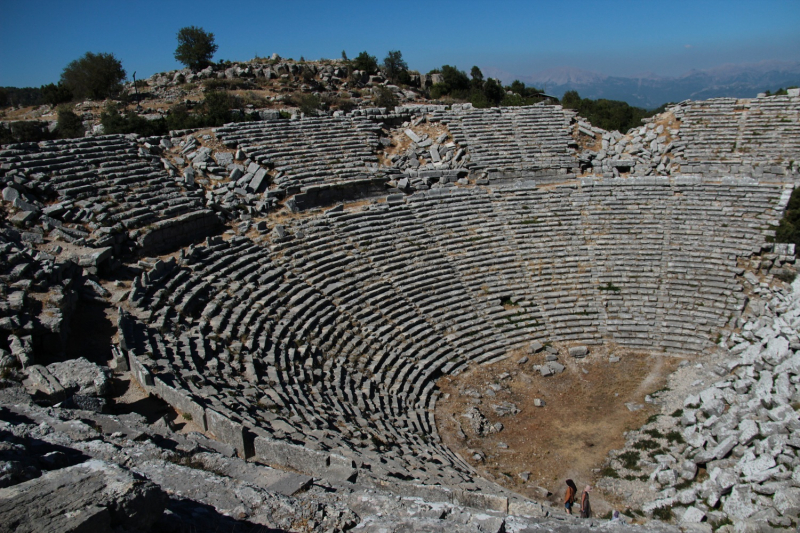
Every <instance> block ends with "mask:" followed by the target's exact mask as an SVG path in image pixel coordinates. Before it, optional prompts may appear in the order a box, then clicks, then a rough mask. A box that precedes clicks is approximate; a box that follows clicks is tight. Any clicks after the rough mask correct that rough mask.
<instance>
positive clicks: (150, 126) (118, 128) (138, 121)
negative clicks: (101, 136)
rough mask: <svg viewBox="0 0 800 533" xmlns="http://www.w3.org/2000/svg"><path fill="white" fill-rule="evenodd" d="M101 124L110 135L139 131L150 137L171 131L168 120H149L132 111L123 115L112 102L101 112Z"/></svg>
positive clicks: (138, 132)
mask: <svg viewBox="0 0 800 533" xmlns="http://www.w3.org/2000/svg"><path fill="white" fill-rule="evenodd" d="M100 124H102V125H103V131H104V132H105V133H106V134H109V135H110V134H113V133H137V134H139V135H144V136H148V137H149V136H153V135H166V134H167V133H169V128H168V127H167V122H166V121H165V120H164V119H158V120H147V119H146V118H143V117H140V116H139V115H137V114H136V113H132V112H130V111H129V112H127V113H125V114H124V115H123V114H121V113H120V112H119V109H117V106H116V105H114V104H111V103H110V104H109V105H107V106H106V108H105V110H103V112H102V113H100Z"/></svg>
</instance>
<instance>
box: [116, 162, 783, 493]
mask: <svg viewBox="0 0 800 533" xmlns="http://www.w3.org/2000/svg"><path fill="white" fill-rule="evenodd" d="M787 192H788V189H785V188H784V187H783V186H780V185H764V184H758V183H755V182H753V181H752V180H738V181H730V182H727V183H725V184H720V183H709V182H704V181H702V180H700V179H692V178H681V179H666V178H664V179H660V178H647V179H625V180H621V179H620V180H609V181H602V180H598V181H593V180H583V181H580V182H571V183H569V184H565V185H561V186H557V187H548V188H541V187H534V186H528V185H526V184H524V183H521V184H518V185H517V186H515V187H509V188H503V189H498V190H495V191H489V190H484V189H461V188H453V189H438V190H431V191H427V192H424V193H417V194H415V195H413V196H411V197H408V199H407V202H406V203H404V204H401V205H389V204H385V203H378V204H372V205H369V206H366V207H365V208H363V209H361V210H358V211H339V212H336V211H331V212H329V213H327V214H326V215H319V216H316V217H310V218H305V219H298V220H295V221H293V222H287V229H288V231H289V235H290V238H289V239H288V240H285V241H281V242H276V243H273V245H272V247H271V248H268V247H265V246H263V245H259V244H256V243H255V242H253V241H251V240H250V239H247V238H244V237H234V238H232V239H231V240H229V241H223V240H222V239H220V238H210V239H207V241H206V243H205V245H201V246H195V247H190V248H189V249H187V250H186V251H185V253H184V254H183V255H182V257H181V259H179V260H174V259H173V260H171V261H169V262H166V263H163V262H162V263H158V264H157V265H156V266H155V267H154V268H153V269H152V270H151V271H150V272H149V273H145V274H143V275H142V277H141V278H137V279H136V281H135V283H134V287H133V290H132V292H131V296H130V298H129V301H130V303H131V305H133V306H135V314H136V315H137V316H138V322H137V325H136V327H135V328H134V329H135V330H136V332H137V333H136V334H131V335H128V337H130V339H134V340H126V341H125V344H126V345H127V349H128V350H129V351H130V352H132V353H133V354H134V355H135V358H136V360H137V361H138V364H140V365H142V366H143V368H146V369H147V372H148V373H149V374H150V375H152V376H154V378H153V379H158V380H160V381H159V382H158V383H161V385H156V390H157V391H158V390H159V389H158V387H162V389H163V390H172V389H176V390H180V391H183V394H184V395H188V398H190V401H188V402H186V401H184V400H175V403H174V404H175V405H176V407H178V408H179V409H182V410H183V411H189V412H191V411H192V410H194V411H195V412H197V413H198V419H200V418H203V419H204V420H205V422H204V423H207V424H208V427H209V428H211V426H212V423H216V422H214V421H215V420H216V418H215V417H217V416H219V415H221V416H223V417H225V419H227V420H229V421H231V423H232V424H234V425H236V424H238V425H239V426H236V427H242V428H247V429H246V430H243V431H240V432H239V436H240V437H241V438H242V442H244V440H245V439H244V437H242V435H243V434H244V433H248V432H249V433H251V434H253V435H260V436H264V437H268V438H270V439H277V440H281V441H287V442H293V443H301V444H303V445H304V446H305V447H306V448H310V449H314V450H321V451H328V452H331V453H337V454H341V455H345V456H349V457H352V458H354V459H357V460H358V461H359V462H361V463H362V464H367V465H369V468H370V470H371V471H372V472H373V474H375V475H377V476H379V477H386V478H390V477H395V478H402V479H413V480H415V481H418V482H423V483H430V484H437V483H438V484H444V485H451V486H455V485H459V484H463V483H470V482H471V480H472V471H471V469H470V467H469V466H468V465H467V464H466V463H464V462H463V460H461V459H460V458H459V457H458V456H457V455H455V454H453V453H452V452H451V451H449V450H448V449H447V448H446V447H444V446H443V445H442V444H441V442H440V440H439V437H438V434H437V430H436V424H435V420H434V407H435V403H436V398H437V390H436V388H435V382H436V380H437V379H438V378H439V377H440V376H442V375H443V374H447V373H455V372H458V371H460V370H461V369H462V368H464V367H465V365H468V364H479V363H484V362H490V361H494V360H497V359H499V358H502V357H505V356H507V355H508V353H509V351H510V350H513V349H515V348H523V347H525V346H526V344H528V343H530V342H532V341H533V340H536V339H541V340H544V341H562V342H580V343H588V344H591V343H595V344H596V343H601V342H614V343H617V344H619V345H622V346H629V347H634V348H642V349H652V350H664V351H681V352H685V351H694V350H698V349H702V348H705V347H707V346H709V345H711V344H712V343H713V340H712V339H713V337H714V335H716V333H717V331H718V330H719V328H720V327H721V326H723V325H724V324H725V323H726V322H727V321H728V320H729V318H730V317H731V316H735V315H736V314H737V313H738V312H739V311H740V310H741V308H742V306H743V304H744V297H743V296H742V290H741V286H740V285H739V282H738V281H737V275H738V274H739V272H738V271H737V260H738V258H741V257H748V256H749V255H751V254H753V253H754V252H758V251H760V250H761V248H762V245H763V244H764V239H765V236H766V235H768V234H770V230H769V229H765V228H767V227H769V225H770V224H774V222H775V220H776V218H777V216H778V214H779V211H780V210H781V209H782V208H783V207H784V206H785V203H786V202H787V201H788V194H787ZM721 220H724V221H725V222H724V223H721V222H720V221H721ZM164 394H165V395H167V394H168V393H164ZM170 394H171V393H170ZM168 401H169V400H168ZM178 404H179V405H178ZM197 406H200V408H197ZM210 413H214V414H210ZM242 446H243V447H244V448H246V444H242Z"/></svg>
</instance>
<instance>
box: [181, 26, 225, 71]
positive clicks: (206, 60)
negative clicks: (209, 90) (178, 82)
mask: <svg viewBox="0 0 800 533" xmlns="http://www.w3.org/2000/svg"><path fill="white" fill-rule="evenodd" d="M177 38H178V48H176V49H175V59H176V60H178V61H179V62H180V63H183V64H184V65H186V66H187V67H189V68H190V69H192V70H199V69H202V68H205V67H207V66H208V65H210V64H211V58H212V57H214V53H216V51H217V49H218V48H219V47H218V46H217V45H216V44H215V43H214V34H213V33H210V32H207V31H205V30H204V29H202V28H198V27H196V26H187V27H185V28H181V29H180V30H179V31H178V36H177Z"/></svg>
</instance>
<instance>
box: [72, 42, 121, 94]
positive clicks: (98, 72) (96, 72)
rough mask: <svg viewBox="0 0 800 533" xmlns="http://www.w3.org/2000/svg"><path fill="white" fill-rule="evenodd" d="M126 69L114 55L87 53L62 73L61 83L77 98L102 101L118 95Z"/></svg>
mask: <svg viewBox="0 0 800 533" xmlns="http://www.w3.org/2000/svg"><path fill="white" fill-rule="evenodd" d="M124 79H125V69H123V68H122V63H120V61H119V60H118V59H117V58H116V57H114V54H93V53H92V52H86V54H85V55H84V56H83V57H81V58H80V59H76V60H75V61H72V62H71V63H70V64H69V65H67V66H66V67H65V68H64V71H63V72H62V73H61V82H60V83H59V84H60V85H61V84H63V85H64V87H66V88H67V89H68V90H69V91H71V92H72V95H73V96H74V97H76V98H93V99H95V100H102V99H104V98H108V97H109V96H113V95H115V94H118V93H119V91H120V89H121V85H120V83H121V82H122V80H124Z"/></svg>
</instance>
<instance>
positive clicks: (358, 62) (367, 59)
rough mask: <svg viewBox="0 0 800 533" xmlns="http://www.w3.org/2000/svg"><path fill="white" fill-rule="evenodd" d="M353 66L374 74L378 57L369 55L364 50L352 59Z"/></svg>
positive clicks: (376, 69)
mask: <svg viewBox="0 0 800 533" xmlns="http://www.w3.org/2000/svg"><path fill="white" fill-rule="evenodd" d="M353 68H355V69H356V70H363V71H364V72H366V73H367V74H375V73H376V72H377V71H378V58H376V57H375V56H371V55H369V54H368V53H367V52H366V51H364V52H361V53H360V54H358V55H357V56H356V58H355V59H354V60H353Z"/></svg>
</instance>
